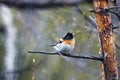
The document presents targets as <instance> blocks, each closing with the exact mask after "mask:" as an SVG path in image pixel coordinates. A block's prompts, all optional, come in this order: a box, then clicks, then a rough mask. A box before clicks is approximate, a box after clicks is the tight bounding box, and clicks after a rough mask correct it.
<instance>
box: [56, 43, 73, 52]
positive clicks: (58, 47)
mask: <svg viewBox="0 0 120 80" xmlns="http://www.w3.org/2000/svg"><path fill="white" fill-rule="evenodd" d="M54 48H55V49H56V51H57V52H63V53H70V52H71V51H72V50H73V48H74V46H71V45H68V44H65V43H61V44H57V45H56V46H54Z"/></svg>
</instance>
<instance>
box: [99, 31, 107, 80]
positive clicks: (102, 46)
mask: <svg viewBox="0 0 120 80" xmlns="http://www.w3.org/2000/svg"><path fill="white" fill-rule="evenodd" d="M99 37H100V42H101V50H102V57H103V66H104V72H105V80H108V77H107V68H106V56H105V51H104V45H103V40H102V32H99Z"/></svg>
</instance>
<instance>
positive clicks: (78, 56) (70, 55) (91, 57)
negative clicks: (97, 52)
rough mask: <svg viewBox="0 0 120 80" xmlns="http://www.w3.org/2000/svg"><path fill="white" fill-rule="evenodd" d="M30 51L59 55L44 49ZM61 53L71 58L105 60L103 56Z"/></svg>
mask: <svg viewBox="0 0 120 80" xmlns="http://www.w3.org/2000/svg"><path fill="white" fill-rule="evenodd" d="M28 53H40V54H48V55H59V53H56V52H44V51H28ZM61 54H62V56H65V57H70V58H81V59H91V60H98V61H103V58H101V57H95V56H80V55H74V54H65V53H61Z"/></svg>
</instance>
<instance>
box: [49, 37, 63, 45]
mask: <svg viewBox="0 0 120 80" xmlns="http://www.w3.org/2000/svg"><path fill="white" fill-rule="evenodd" d="M62 42H63V39H60V40H59V41H58V42H56V43H55V44H51V45H50V46H56V45H57V44H60V43H62Z"/></svg>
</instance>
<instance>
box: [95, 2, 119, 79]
mask: <svg viewBox="0 0 120 80" xmlns="http://www.w3.org/2000/svg"><path fill="white" fill-rule="evenodd" d="M109 8H110V7H109V3H108V0H94V11H95V14H96V23H97V25H98V33H100V32H101V50H100V53H101V55H102V57H103V59H104V60H103V65H102V70H103V72H102V80H118V69H117V63H116V55H115V49H114V41H113V32H112V31H113V30H112V27H111V18H110V15H109V13H108V11H106V9H109ZM102 46H103V47H102ZM102 48H103V49H102ZM103 51H104V52H103Z"/></svg>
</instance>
